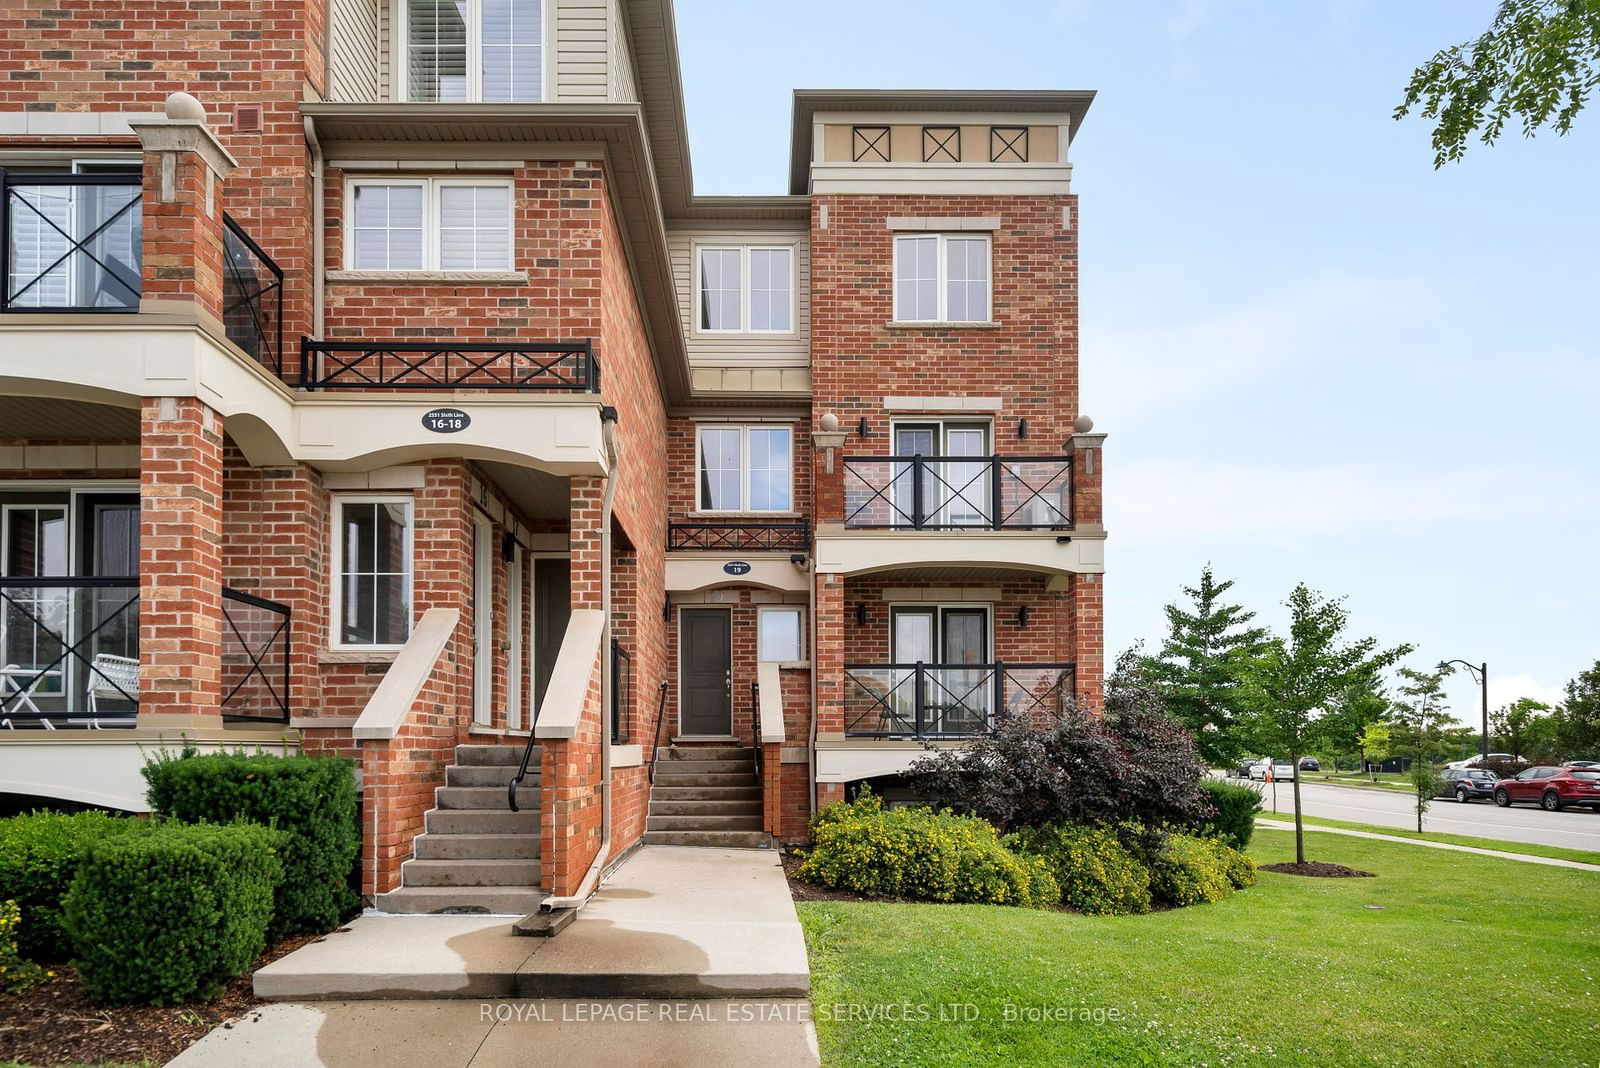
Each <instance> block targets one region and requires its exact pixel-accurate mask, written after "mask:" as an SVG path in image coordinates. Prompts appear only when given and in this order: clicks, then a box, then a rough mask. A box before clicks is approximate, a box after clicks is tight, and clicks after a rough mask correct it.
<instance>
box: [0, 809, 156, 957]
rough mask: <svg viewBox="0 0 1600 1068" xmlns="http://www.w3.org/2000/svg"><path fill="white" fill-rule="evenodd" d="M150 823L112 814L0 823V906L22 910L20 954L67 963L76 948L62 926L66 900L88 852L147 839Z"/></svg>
mask: <svg viewBox="0 0 1600 1068" xmlns="http://www.w3.org/2000/svg"><path fill="white" fill-rule="evenodd" d="M151 829H152V824H151V823H150V821H148V820H142V819H138V818H136V817H131V816H114V815H112V814H110V813H109V812H95V811H88V812H73V813H65V812H33V813H29V814H27V815H24V816H12V817H10V818H8V819H3V820H0V900H12V901H15V902H16V903H17V906H18V907H19V908H20V909H21V910H22V923H21V926H20V928H19V930H18V939H17V940H18V949H19V951H20V952H21V954H22V956H24V957H26V958H28V959H29V960H37V961H65V960H66V959H67V958H69V957H70V956H72V943H71V941H70V940H69V939H68V938H67V932H66V931H65V930H64V929H63V928H62V926H61V899H62V898H64V897H65V896H66V894H67V888H68V887H70V886H71V885H72V877H73V876H74V875H76V874H77V873H78V863H79V861H81V860H82V858H83V853H84V850H85V849H87V848H88V847H89V846H90V845H92V844H93V843H95V842H98V841H100V840H101V839H104V838H113V837H116V836H119V835H125V834H143V833H147V832H149V831H150V830H151Z"/></svg>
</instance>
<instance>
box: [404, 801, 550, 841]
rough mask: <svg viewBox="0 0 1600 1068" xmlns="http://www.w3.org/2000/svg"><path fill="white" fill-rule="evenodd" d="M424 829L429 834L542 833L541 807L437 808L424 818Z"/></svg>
mask: <svg viewBox="0 0 1600 1068" xmlns="http://www.w3.org/2000/svg"><path fill="white" fill-rule="evenodd" d="M423 829H424V830H425V831H427V832H428V833H429V834H445V835H449V834H531V835H534V836H537V835H538V833H539V810H538V809H537V808H529V807H528V806H526V805H525V806H523V808H522V811H521V812H512V811H511V810H510V809H505V808H503V809H500V810H499V811H491V810H485V809H459V808H454V809H452V808H436V809H433V810H432V811H430V812H428V813H427V814H426V815H425V816H424V817H423Z"/></svg>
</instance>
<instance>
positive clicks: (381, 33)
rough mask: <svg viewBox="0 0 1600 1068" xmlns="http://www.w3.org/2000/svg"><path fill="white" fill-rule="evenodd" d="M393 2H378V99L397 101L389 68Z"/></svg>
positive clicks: (391, 56) (393, 0)
mask: <svg viewBox="0 0 1600 1068" xmlns="http://www.w3.org/2000/svg"><path fill="white" fill-rule="evenodd" d="M394 4H395V0H378V99H380V100H399V99H400V90H399V89H398V88H397V87H396V86H395V84H394V78H393V75H392V72H391V70H390V67H391V66H392V65H393V63H394V21H395V20H394Z"/></svg>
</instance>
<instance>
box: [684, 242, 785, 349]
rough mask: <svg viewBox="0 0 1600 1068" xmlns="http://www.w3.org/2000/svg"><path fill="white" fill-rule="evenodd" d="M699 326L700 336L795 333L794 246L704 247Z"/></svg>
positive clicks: (698, 266)
mask: <svg viewBox="0 0 1600 1068" xmlns="http://www.w3.org/2000/svg"><path fill="white" fill-rule="evenodd" d="M695 270H696V273H697V274H698V275H699V280H698V282H697V283H696V285H695V292H696V293H697V294H698V296H699V310H698V313H697V319H696V322H697V325H698V329H699V330H700V332H701V333H715V334H739V333H751V334H787V333H791V332H793V330H794V293H795V290H794V248H793V247H792V246H788V245H779V246H775V247H765V246H756V245H736V246H709V245H702V246H700V247H699V250H698V252H697V254H696V259H695Z"/></svg>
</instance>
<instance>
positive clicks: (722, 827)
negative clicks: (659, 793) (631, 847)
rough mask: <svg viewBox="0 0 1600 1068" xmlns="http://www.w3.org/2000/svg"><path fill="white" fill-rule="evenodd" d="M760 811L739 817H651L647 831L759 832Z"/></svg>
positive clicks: (646, 823)
mask: <svg viewBox="0 0 1600 1068" xmlns="http://www.w3.org/2000/svg"><path fill="white" fill-rule="evenodd" d="M761 816H762V814H761V811H760V806H757V810H756V812H754V813H752V814H747V815H740V816H651V817H649V819H648V820H646V821H645V830H647V831H759V830H760V829H761Z"/></svg>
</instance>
